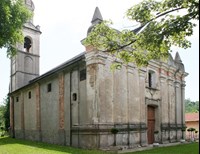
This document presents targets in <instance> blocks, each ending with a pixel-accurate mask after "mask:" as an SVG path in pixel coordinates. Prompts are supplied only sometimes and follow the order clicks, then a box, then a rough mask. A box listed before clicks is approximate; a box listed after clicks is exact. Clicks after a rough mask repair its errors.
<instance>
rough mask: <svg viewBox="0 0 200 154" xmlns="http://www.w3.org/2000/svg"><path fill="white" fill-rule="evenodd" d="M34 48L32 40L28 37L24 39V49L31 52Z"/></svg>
mask: <svg viewBox="0 0 200 154" xmlns="http://www.w3.org/2000/svg"><path fill="white" fill-rule="evenodd" d="M31 46H32V42H31V39H30V38H28V37H25V38H24V49H25V51H26V52H30V48H31Z"/></svg>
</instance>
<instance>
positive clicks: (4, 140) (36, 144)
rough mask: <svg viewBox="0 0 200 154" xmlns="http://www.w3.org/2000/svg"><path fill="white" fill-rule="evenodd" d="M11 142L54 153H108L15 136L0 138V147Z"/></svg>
mask: <svg viewBox="0 0 200 154" xmlns="http://www.w3.org/2000/svg"><path fill="white" fill-rule="evenodd" d="M13 144H18V145H24V146H27V148H28V147H34V148H38V151H39V149H43V150H50V151H52V152H53V151H55V153H56V152H58V153H59V152H60V153H68V154H109V153H108V152H104V151H98V150H85V149H78V148H72V147H69V146H59V145H53V144H48V143H42V142H34V141H27V140H20V139H15V138H10V137H4V138H0V147H1V146H2V145H8V146H10V145H13ZM0 149H1V148H0Z"/></svg>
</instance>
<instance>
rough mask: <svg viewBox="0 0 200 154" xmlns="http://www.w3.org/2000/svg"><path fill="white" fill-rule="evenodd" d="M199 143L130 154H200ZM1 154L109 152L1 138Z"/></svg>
mask: <svg viewBox="0 0 200 154" xmlns="http://www.w3.org/2000/svg"><path fill="white" fill-rule="evenodd" d="M198 151H199V144H198V143H190V144H180V145H177V146H171V147H159V148H153V149H151V150H147V151H139V152H131V153H128V154H198V153H199V152H198ZM0 154H109V153H108V152H103V151H98V150H83V149H76V148H72V147H66V146H58V145H52V144H46V143H41V142H32V141H24V140H18V139H13V138H9V137H4V138H0Z"/></svg>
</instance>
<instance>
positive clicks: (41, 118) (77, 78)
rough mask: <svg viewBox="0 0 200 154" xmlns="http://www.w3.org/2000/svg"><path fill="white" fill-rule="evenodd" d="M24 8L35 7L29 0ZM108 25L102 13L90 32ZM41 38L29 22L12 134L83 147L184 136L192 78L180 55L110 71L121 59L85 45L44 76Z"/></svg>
mask: <svg viewBox="0 0 200 154" xmlns="http://www.w3.org/2000/svg"><path fill="white" fill-rule="evenodd" d="M26 5H28V6H29V7H30V9H31V10H34V5H33V3H32V1H31V0H29V1H28V0H26ZM102 20H103V19H102V16H101V13H100V11H99V9H98V8H96V10H95V13H94V16H93V19H92V26H91V27H90V28H89V29H88V33H89V32H90V31H91V28H92V27H93V26H94V25H95V24H98V23H99V22H101V21H102ZM40 34H41V32H40V30H39V27H38V26H37V27H35V26H34V25H33V23H32V21H30V22H29V23H27V24H26V25H25V26H24V37H25V43H24V46H23V45H19V47H18V49H19V52H18V53H17V55H16V56H15V57H14V58H12V60H11V88H10V100H11V104H10V107H11V108H10V109H11V132H12V135H13V137H16V138H21V139H29V140H34V141H42V142H48V143H53V144H62V145H71V146H74V147H83V148H104V147H109V146H113V144H114V143H116V145H117V146H131V147H134V146H138V145H140V146H145V145H147V144H152V143H153V142H159V143H168V142H177V141H179V140H180V139H182V138H184V133H183V132H182V131H181V130H182V128H184V127H185V115H184V112H185V109H184V99H185V81H184V78H185V77H186V76H187V73H185V70H184V65H183V63H182V61H181V59H180V56H179V54H178V53H177V54H176V57H175V59H173V58H172V56H170V57H169V60H168V62H167V63H166V62H161V61H150V62H149V65H148V67H146V68H138V67H136V65H134V64H129V65H123V66H122V69H121V70H115V71H114V72H113V71H111V70H110V66H111V64H112V62H114V61H115V60H116V58H114V57H113V56H111V55H109V54H108V53H105V52H102V51H97V50H94V49H93V48H91V47H86V51H85V52H83V53H81V54H80V55H78V56H76V57H74V58H73V59H71V60H69V61H66V62H65V63H63V64H62V65H60V66H58V67H56V68H54V69H52V70H50V71H49V72H47V73H45V74H43V75H41V76H39V57H40V56H39V54H40V50H39V46H40V45H39V44H40V42H39V36H40ZM66 50H67V49H66ZM113 128H114V129H117V130H118V133H117V134H116V135H114V134H112V133H111V130H113ZM154 132H158V134H157V135H158V138H156V139H154Z"/></svg>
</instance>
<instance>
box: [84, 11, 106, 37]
mask: <svg viewBox="0 0 200 154" xmlns="http://www.w3.org/2000/svg"><path fill="white" fill-rule="evenodd" d="M102 21H103V17H102V15H101V12H100V10H99V8H98V7H96V8H95V11H94V15H93V18H92V21H91V23H92V25H91V26H90V27H89V28H88V31H87V34H89V33H90V32H91V31H92V29H93V28H94V26H95V25H97V24H99V23H101V22H102Z"/></svg>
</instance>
